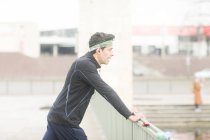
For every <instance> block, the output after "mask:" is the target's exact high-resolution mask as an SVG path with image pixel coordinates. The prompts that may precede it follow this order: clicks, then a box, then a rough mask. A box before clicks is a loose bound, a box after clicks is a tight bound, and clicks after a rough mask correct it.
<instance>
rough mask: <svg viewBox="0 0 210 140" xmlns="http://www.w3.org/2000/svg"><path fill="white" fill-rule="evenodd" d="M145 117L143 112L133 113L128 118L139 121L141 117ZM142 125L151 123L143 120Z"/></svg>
mask: <svg viewBox="0 0 210 140" xmlns="http://www.w3.org/2000/svg"><path fill="white" fill-rule="evenodd" d="M144 118H145V116H144V115H143V114H138V115H136V114H133V115H131V116H129V117H128V120H130V121H131V122H134V123H135V122H137V121H139V120H140V119H144ZM142 126H144V127H148V126H150V123H149V122H143V124H142Z"/></svg>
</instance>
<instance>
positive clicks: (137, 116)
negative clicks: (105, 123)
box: [128, 114, 145, 122]
mask: <svg viewBox="0 0 210 140" xmlns="http://www.w3.org/2000/svg"><path fill="white" fill-rule="evenodd" d="M141 118H145V116H144V114H133V115H131V116H129V117H128V120H130V121H131V122H137V121H139V120H140V119H141Z"/></svg>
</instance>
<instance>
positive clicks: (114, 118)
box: [91, 93, 170, 140]
mask: <svg viewBox="0 0 210 140" xmlns="http://www.w3.org/2000/svg"><path fill="white" fill-rule="evenodd" d="M91 107H92V108H93V110H94V112H95V114H96V118H97V120H98V121H99V122H100V124H101V128H102V130H103V133H104V135H105V138H104V139H105V140H170V136H169V135H166V133H163V132H162V131H161V130H160V129H158V128H157V127H155V126H154V125H152V124H151V125H150V127H142V123H144V120H142V121H139V122H138V123H131V122H130V121H128V120H126V119H125V118H124V117H122V116H121V115H120V114H119V113H118V112H117V111H116V110H115V109H114V108H113V107H112V106H111V105H110V104H109V103H108V102H107V101H106V100H105V99H104V98H102V97H101V96H100V95H99V94H97V93H96V94H95V95H94V96H93V100H92V101H91Z"/></svg>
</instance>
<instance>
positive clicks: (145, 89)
mask: <svg viewBox="0 0 210 140" xmlns="http://www.w3.org/2000/svg"><path fill="white" fill-rule="evenodd" d="M192 83H193V81H192V80H190V79H148V80H145V79H139V80H134V85H133V88H134V93H135V94H145V95H146V94H179V93H180V94H185V93H192ZM202 90H203V93H206V94H210V80H205V81H204V82H203V89H202Z"/></svg>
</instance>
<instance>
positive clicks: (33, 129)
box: [0, 96, 101, 140]
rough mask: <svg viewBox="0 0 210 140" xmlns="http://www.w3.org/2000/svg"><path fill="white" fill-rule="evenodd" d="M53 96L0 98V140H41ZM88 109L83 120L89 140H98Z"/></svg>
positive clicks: (98, 135)
mask: <svg viewBox="0 0 210 140" xmlns="http://www.w3.org/2000/svg"><path fill="white" fill-rule="evenodd" d="M54 99H55V97H54V96H0V106H1V107H0V112H1V115H0V140H41V139H42V136H43V134H44V132H45V130H46V116H47V113H48V109H40V108H41V107H45V106H50V105H51V104H52V102H53V101H54ZM93 118H94V117H93V113H92V112H91V110H90V109H88V111H87V113H86V116H85V118H84V120H83V123H82V127H83V128H84V129H85V131H86V133H87V135H88V137H89V139H90V140H100V139H101V138H100V134H99V133H100V131H99V130H100V129H99V127H98V126H97V125H96V123H95V121H94V119H93Z"/></svg>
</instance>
